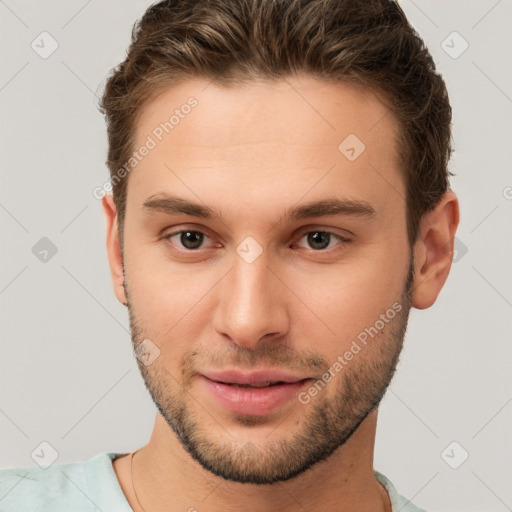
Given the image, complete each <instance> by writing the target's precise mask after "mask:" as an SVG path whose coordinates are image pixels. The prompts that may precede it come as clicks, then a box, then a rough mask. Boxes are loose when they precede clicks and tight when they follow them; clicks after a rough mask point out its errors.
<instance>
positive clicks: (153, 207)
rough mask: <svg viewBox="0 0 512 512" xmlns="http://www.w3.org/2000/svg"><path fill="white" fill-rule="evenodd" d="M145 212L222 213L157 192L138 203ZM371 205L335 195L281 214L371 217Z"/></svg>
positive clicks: (216, 215)
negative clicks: (140, 203) (156, 195)
mask: <svg viewBox="0 0 512 512" xmlns="http://www.w3.org/2000/svg"><path fill="white" fill-rule="evenodd" d="M142 206H143V209H144V210H146V211H148V212H162V213H167V214H170V215H171V214H175V213H182V214H185V215H190V216H192V217H199V218H203V219H217V220H221V221H222V222H224V220H223V218H222V215H221V214H220V213H218V212H216V211H215V210H213V209H212V208H210V207H208V206H206V205H203V204H199V203H194V202H191V201H188V200H186V199H183V198H181V197H176V196H170V195H167V194H163V195H162V194H158V197H154V196H151V197H149V198H148V199H147V200H146V201H145V202H144V204H143V205H142ZM375 213H376V212H375V209H374V208H373V206H372V205H371V204H370V203H368V202H366V201H360V200H349V199H339V198H327V199H323V200H320V201H312V202H309V203H304V204H301V205H297V206H294V207H292V208H290V209H288V210H287V211H286V212H285V214H284V217H285V218H287V219H291V220H301V219H308V218H311V217H323V216H328V215H333V216H337V215H347V216H354V217H366V218H372V217H374V216H375Z"/></svg>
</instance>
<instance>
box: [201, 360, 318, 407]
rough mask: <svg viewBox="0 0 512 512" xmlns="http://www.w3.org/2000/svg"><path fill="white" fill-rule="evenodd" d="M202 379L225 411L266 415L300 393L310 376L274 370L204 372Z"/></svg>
mask: <svg viewBox="0 0 512 512" xmlns="http://www.w3.org/2000/svg"><path fill="white" fill-rule="evenodd" d="M201 377H202V380H203V382H204V384H205V385H206V387H207V389H208V391H209V393H210V394H211V395H212V396H213V397H214V398H215V400H216V402H217V404H218V405H220V406H221V407H222V408H223V409H225V410H226V411H227V412H231V413H235V414H244V415H251V416H261V415H265V414H269V413H270V412H272V411H274V410H276V409H278V408H279V407H280V406H283V405H284V404H286V403H287V402H289V401H291V400H292V399H293V398H294V397H295V398H296V396H297V394H298V393H299V392H300V390H301V389H302V387H303V386H305V385H306V383H308V382H309V381H310V380H311V378H310V377H309V376H304V375H294V374H290V373H287V372H283V371H278V370H265V369H262V370H257V371H252V372H241V371H239V370H224V371H205V372H202V373H201Z"/></svg>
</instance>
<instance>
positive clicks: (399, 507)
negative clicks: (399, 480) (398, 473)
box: [374, 471, 426, 512]
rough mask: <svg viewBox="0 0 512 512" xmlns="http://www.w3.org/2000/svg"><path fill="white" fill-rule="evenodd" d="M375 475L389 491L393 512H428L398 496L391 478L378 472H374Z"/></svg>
mask: <svg viewBox="0 0 512 512" xmlns="http://www.w3.org/2000/svg"><path fill="white" fill-rule="evenodd" d="M374 474H375V478H377V480H378V481H379V482H380V483H381V484H382V485H383V486H384V487H385V488H386V491H388V495H389V500H390V501H391V507H392V512H398V511H400V512H426V510H424V509H422V508H419V507H417V506H416V505H414V503H412V502H411V501H410V500H408V499H407V498H405V497H404V496H402V495H400V494H398V491H397V490H396V488H395V486H394V485H393V483H392V482H391V480H389V478H387V477H386V476H384V475H383V474H382V473H379V472H378V471H374Z"/></svg>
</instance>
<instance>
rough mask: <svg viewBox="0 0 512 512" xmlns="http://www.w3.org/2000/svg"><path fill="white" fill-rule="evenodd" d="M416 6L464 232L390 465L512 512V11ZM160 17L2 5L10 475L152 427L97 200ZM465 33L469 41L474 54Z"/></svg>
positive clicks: (416, 489)
mask: <svg viewBox="0 0 512 512" xmlns="http://www.w3.org/2000/svg"><path fill="white" fill-rule="evenodd" d="M400 4H401V5H402V6H403V8H404V10H405V11H406V13H407V15H408V17H409V19H410V20H411V22H412V24H413V25H414V26H415V27H416V29H417V30H418V31H419V33H420V35H421V36H422V37H423V38H424V40H425V42H426V43H427V45H428V47H429V49H430V50H431V52H432V54H433V56H434V58H435V61H436V63H437V66H438V68H439V70H440V71H441V72H442V74H443V76H444V77H445V80H446V82H447V84H448V89H449V92H450V97H451V102H452V106H453V109H454V143H455V154H454V156H453V159H452V161H451V170H452V171H454V172H455V173H456V174H457V176H456V177H454V178H453V179H452V187H453V189H454V191H455V192H456V193H457V194H458V196H459V200H460V206H461V224H460V227H459V231H458V235H457V245H458V252H457V256H456V260H455V262H454V264H453V267H452V272H451V275H450V277H449V279H448V282H447V284H446V286H445V288H444V289H443V291H442V292H441V294H440V296H439V298H438V300H437V302H436V304H435V305H434V306H433V307H432V308H430V309H428V310H425V311H418V310H412V312H411V318H410V324H409V330H408V334H407V340H406V347H405V349H404V352H403V355H402V359H401V364H400V366H399V370H398V373H397V375H396V377H395V379H394V381H393V383H392V385H391V388H390V390H389V392H388V393H387V395H386V397H385V399H384V401H383V404H382V406H381V408H380V423H379V427H378V432H377V442H376V451H375V468H376V469H378V470H379V471H381V472H383V473H384V474H385V475H387V476H388V477H389V478H391V480H392V481H393V482H394V483H395V485H396V486H397V488H398V490H399V492H400V493H402V494H404V495H405V496H407V497H408V498H412V499H413V501H414V502H415V503H417V504H418V505H420V506H422V507H424V508H426V509H427V510H429V511H435V510H437V511H465V512H469V511H486V512H494V511H496V512H500V511H505V510H512V508H511V507H512V488H511V487H510V474H511V462H510V461H511V460H512V437H511V436H510V432H512V404H511V401H512V390H511V386H510V369H511V364H510V362H511V359H512V358H511V355H512V344H511V343H510V337H511V336H510V335H511V330H512V329H511V327H512V326H511V324H512V315H511V309H512V286H511V281H512V279H511V278H512V271H511V265H510V262H511V261H512V250H511V245H512V244H511V237H510V232H511V231H510V228H511V225H510V224H511V222H510V219H511V209H512V175H511V174H510V162H511V158H510V156H511V155H510V148H511V146H512V144H511V142H512V138H511V135H512V133H511V132H512V129H511V122H510V120H511V111H512V70H511V66H510V63H511V62H512V44H511V36H510V32H511V22H510V21H511V20H512V3H511V1H510V0H501V1H496V0H490V1H482V0H479V1H472V2H468V1H467V0H466V1H450V2H448V1H443V2H441V1H421V2H420V1H419V0H415V1H414V2H412V1H403V2H400ZM147 5H149V2H145V1H134V0H131V1H126V0H123V1H122V2H121V1H119V0H117V1H110V2H105V1H103V2H101V1H100V0H89V1H82V0H80V1H78V0H72V1H70V0H65V1H64V0H61V1H51V2H40V1H15V0H5V1H0V23H1V26H0V39H1V40H0V43H1V46H0V47H1V66H0V71H1V75H0V106H1V113H0V119H1V127H0V129H1V134H0V141H1V150H2V153H1V155H2V156H1V177H0V180H1V182H0V222H1V228H2V237H1V252H0V257H1V260H0V270H1V275H0V308H1V313H2V315H1V337H0V342H1V347H0V386H1V396H0V433H1V436H0V467H9V466H33V465H35V462H34V460H33V459H32V458H31V454H32V453H33V452H34V450H35V449H37V448H38V447H39V445H40V443H41V442H42V441H46V442H48V443H50V444H51V446H52V447H53V448H54V449H55V450H56V452H57V453H58V459H57V462H67V461H74V460H80V459H86V458H89V457H92V456H93V455H95V454H97V453H99V452H105V451H128V450H132V449H134V448H136V447H139V446H140V445H142V444H144V443H145V442H146V441H147V439H148V436H149V434H150V432H151V427H152V424H153V421H154V414H155V409H154V407H153V404H152V402H151V400H150V398H149V395H148V394H147V393H146V390H145V388H144V385H143V382H142V379H141V377H140V376H139V373H138V369H137V367H136V364H135V362H134V358H133V355H132V352H131V346H130V337H129V331H128V317H127V311H126V309H125V308H124V307H123V306H121V305H120V304H119V303H118V302H117V300H116V299H115V297H114V294H113V291H112V286H111V282H110V274H109V269H108V264H107V257H106V249H105V221H104V219H103V214H102V210H101V202H100V201H98V200H96V199H95V198H94V197H93V195H92V190H93V189H94V187H96V186H98V185H102V184H103V183H104V181H105V180H106V179H107V178H108V172H107V169H106V167H105V165H104V161H105V157H106V137H105V126H104V121H103V118H102V116H101V115H100V114H99V112H98V111H97V109H96V96H97V95H98V94H99V93H101V90H102V86H103V83H104V80H105V77H106V76H107V74H108V71H109V70H110V68H111V67H113V66H114V65H115V64H117V63H118V62H119V61H120V60H122V59H123V57H124V54H125V50H126V47H127V45H128V42H129V37H130V32H131V28H132V24H133V22H134V21H135V19H136V18H138V17H139V16H140V15H141V14H142V13H143V11H144V10H145V8H146V7H147ZM43 31H47V32H48V33H49V34H51V36H52V38H54V39H55V40H56V41H57V42H58V45H59V47H58V49H57V50H56V51H55V52H54V53H53V54H52V55H51V56H49V57H48V58H46V59H43V58H41V57H40V55H39V54H38V53H36V52H35V51H34V50H33V49H32V47H31V43H32V41H34V40H36V43H37V41H40V36H39V34H40V33H41V32H43ZM454 31H456V32H458V33H459V34H460V36H461V37H462V38H464V40H465V41H467V43H468V44H469V47H468V48H467V50H466V51H464V52H463V53H462V54H461V55H458V56H457V58H454V55H456V54H458V53H459V52H460V51H461V50H462V49H463V44H464V42H463V40H462V39H460V37H459V36H457V35H453V34H452V33H453V32H454ZM45 37H46V36H45ZM443 41H445V42H444V43H443ZM42 44H43V43H39V45H40V46H42ZM44 45H45V49H46V50H48V48H50V41H49V40H48V39H47V40H46V42H45V43H44ZM445 50H447V51H448V52H451V53H452V55H451V56H450V55H449V54H448V53H447V51H445ZM43 237H47V238H48V239H49V240H51V242H52V243H53V244H54V245H55V246H56V248H57V253H56V254H54V255H53V256H52V253H51V252H49V253H48V255H47V261H46V262H43V261H40V259H39V258H38V257H36V255H35V254H34V252H36V253H37V251H36V250H34V252H33V247H34V246H36V249H39V250H41V247H43V248H44V247H45V244H48V241H43V242H40V240H41V238H43ZM38 243H39V244H42V245H41V246H39V245H36V244H38ZM453 441H456V442H457V443H458V445H456V446H455V448H454V447H453V445H452V446H451V447H450V448H448V450H445V449H446V448H447V447H448V445H450V443H452V442H453ZM452 448H453V451H452ZM463 450H464V451H467V452H468V453H469V458H468V459H467V460H466V461H465V462H464V463H463V464H462V465H460V467H458V469H452V467H450V466H449V465H448V463H447V461H449V462H450V463H451V464H452V465H456V464H458V463H460V461H461V460H462V456H463V455H464V451H463ZM442 454H444V456H443V455H442ZM0 498H1V497H0Z"/></svg>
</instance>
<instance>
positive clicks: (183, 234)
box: [165, 230, 205, 250]
mask: <svg viewBox="0 0 512 512" xmlns="http://www.w3.org/2000/svg"><path fill="white" fill-rule="evenodd" d="M174 237H179V243H180V244H181V245H182V247H184V248H185V249H189V250H193V249H199V248H200V247H201V244H202V243H203V241H204V238H205V234H204V233H201V232H200V231H192V230H184V231H178V232H176V233H171V234H169V235H167V236H166V237H165V238H166V239H167V240H169V241H171V240H172V239H173V238H174Z"/></svg>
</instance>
